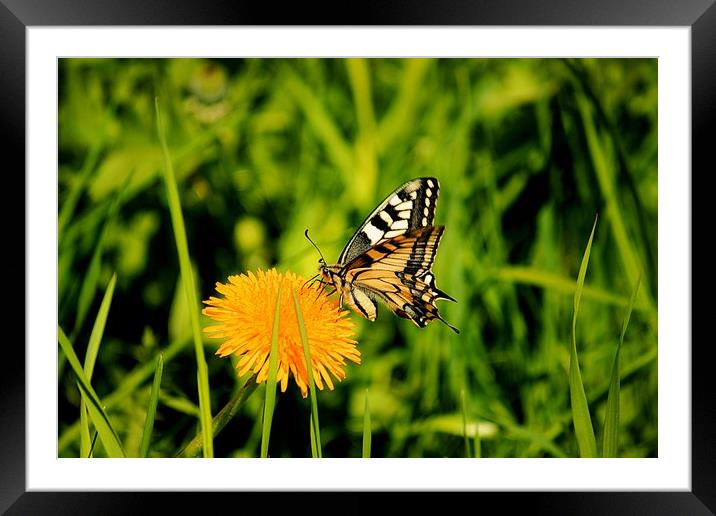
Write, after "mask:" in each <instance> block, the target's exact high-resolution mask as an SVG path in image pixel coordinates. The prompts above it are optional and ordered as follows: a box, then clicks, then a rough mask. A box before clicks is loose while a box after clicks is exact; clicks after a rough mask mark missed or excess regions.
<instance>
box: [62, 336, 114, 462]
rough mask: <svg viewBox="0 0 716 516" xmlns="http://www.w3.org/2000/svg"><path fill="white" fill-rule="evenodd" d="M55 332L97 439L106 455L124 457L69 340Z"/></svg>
mask: <svg viewBox="0 0 716 516" xmlns="http://www.w3.org/2000/svg"><path fill="white" fill-rule="evenodd" d="M57 330H58V341H59V343H60V346H61V347H62V351H63V352H64V353H65V355H67V360H68V362H69V363H70V367H72V371H73V372H74V373H75V376H76V377H77V384H78V385H79V387H80V392H81V393H82V397H83V398H84V399H85V401H86V402H87V412H88V413H89V416H90V418H91V419H92V423H94V426H95V428H96V429H97V433H98V434H99V438H100V440H101V441H102V444H103V445H104V448H105V450H106V451H107V455H109V456H110V457H113V458H119V457H126V455H125V453H124V450H123V449H122V444H121V443H120V441H119V437H117V433H116V432H115V431H114V428H112V424H111V423H110V422H109V417H107V413H106V412H105V411H104V409H103V408H102V405H101V403H100V401H99V397H98V396H97V393H96V392H95V391H94V389H93V388H92V385H91V384H90V382H89V381H88V380H87V377H86V376H85V373H84V371H83V370H82V366H81V365H80V361H79V359H78V358H77V355H76V354H75V350H74V348H73V347H72V344H71V343H70V340H69V339H68V338H67V335H65V332H64V331H62V328H61V327H60V326H58V327H57Z"/></svg>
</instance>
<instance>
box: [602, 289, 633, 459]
mask: <svg viewBox="0 0 716 516" xmlns="http://www.w3.org/2000/svg"><path fill="white" fill-rule="evenodd" d="M640 283H641V275H639V277H638V278H637V280H636V285H634V290H633V291H632V295H631V300H630V301H629V308H627V311H626V315H625V316H624V323H623V324H622V332H621V335H620V336H619V343H618V344H617V350H616V353H615V354H614V364H613V365H612V374H611V381H610V382H609V396H608V398H607V408H606V416H605V417H604V442H603V444H602V456H603V457H618V454H617V442H618V440H619V398H620V394H619V390H620V380H619V376H620V374H621V367H620V363H619V355H620V354H621V349H622V345H623V344H624V335H625V334H626V329H627V326H628V325H629V319H631V312H632V309H633V308H634V301H635V300H636V294H637V292H638V291H639V284H640Z"/></svg>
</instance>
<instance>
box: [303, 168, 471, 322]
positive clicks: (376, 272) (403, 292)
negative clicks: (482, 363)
mask: <svg viewBox="0 0 716 516" xmlns="http://www.w3.org/2000/svg"><path fill="white" fill-rule="evenodd" d="M439 192H440V184H439V182H438V180H437V179H436V178H434V177H421V178H417V179H412V180H410V181H408V182H407V183H405V184H403V185H402V186H400V187H399V188H398V189H396V190H394V191H393V192H392V193H391V194H390V195H388V197H386V198H385V199H384V200H383V202H381V203H380V204H379V205H378V207H377V208H376V209H375V210H373V212H372V213H371V214H370V215H368V217H367V218H366V219H365V220H364V221H363V223H362V224H361V225H360V227H359V228H358V230H357V231H356V232H355V233H354V234H353V236H352V237H351V239H350V240H349V241H348V243H347V244H346V246H345V247H344V248H343V251H342V252H341V255H340V256H339V257H338V263H336V264H334V265H328V264H327V263H326V261H325V260H324V259H323V257H321V259H320V260H319V263H320V267H319V274H320V275H321V277H322V281H321V282H322V283H323V284H324V285H326V286H331V287H333V289H334V290H333V291H332V292H331V293H334V292H339V293H340V298H339V305H340V306H343V303H345V304H347V305H348V306H349V307H350V308H351V309H352V310H353V311H355V312H357V313H358V314H360V315H362V316H363V317H365V318H366V319H368V320H370V321H374V320H375V318H376V313H377V307H376V301H380V302H383V303H385V305H387V307H388V308H389V309H390V310H391V311H392V312H393V313H395V314H396V315H397V316H399V317H403V318H405V319H410V320H411V321H413V323H415V324H416V325H417V326H418V327H420V328H424V327H425V326H426V325H427V324H428V323H429V322H430V321H432V320H433V319H439V320H440V321H442V322H443V323H445V324H446V325H447V326H449V327H450V328H451V329H452V330H453V331H455V332H456V333H460V331H459V330H458V329H457V328H455V327H454V326H452V325H451V324H449V323H448V322H446V321H445V320H444V319H443V318H442V317H441V316H440V314H439V313H438V308H437V306H435V301H436V300H438V299H448V300H450V301H455V299H454V298H452V297H450V296H449V295H447V294H446V293H445V292H443V291H442V290H440V289H438V288H437V287H436V286H435V275H434V274H433V272H432V265H433V261H434V260H435V255H436V254H437V251H438V245H439V244H440V238H441V237H442V235H443V232H444V231H445V227H444V226H434V225H433V221H434V219H435V205H436V202H437V200H438V193H439ZM306 236H307V237H308V234H307V233H306ZM309 240H310V239H309ZM314 245H315V244H314Z"/></svg>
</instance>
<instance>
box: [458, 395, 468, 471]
mask: <svg viewBox="0 0 716 516" xmlns="http://www.w3.org/2000/svg"><path fill="white" fill-rule="evenodd" d="M460 405H461V408H462V436H463V438H464V440H465V457H470V441H468V439H467V406H466V405H467V404H466V403H465V389H461V390H460Z"/></svg>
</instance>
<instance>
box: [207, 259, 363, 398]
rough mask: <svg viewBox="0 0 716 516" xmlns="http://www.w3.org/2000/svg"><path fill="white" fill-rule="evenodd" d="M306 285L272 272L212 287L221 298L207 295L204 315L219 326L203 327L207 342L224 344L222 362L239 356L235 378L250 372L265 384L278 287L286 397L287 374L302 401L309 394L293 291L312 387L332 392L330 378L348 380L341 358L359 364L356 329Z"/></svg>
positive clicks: (320, 292) (319, 292)
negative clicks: (221, 341)
mask: <svg viewBox="0 0 716 516" xmlns="http://www.w3.org/2000/svg"><path fill="white" fill-rule="evenodd" d="M305 282H306V278H302V277H300V276H297V275H295V274H293V273H290V272H288V273H285V274H282V273H279V272H277V271H276V269H271V270H269V271H267V272H264V271H261V270H259V271H258V272H257V273H256V274H253V273H251V272H249V273H248V275H247V274H241V275H234V276H229V282H228V283H227V284H222V283H219V282H217V283H216V290H217V291H218V292H219V293H220V294H223V296H224V297H223V298H217V297H213V296H211V297H210V298H209V300H208V301H204V303H205V304H206V305H208V306H207V307H205V308H204V310H203V312H202V313H203V314H204V315H206V316H208V317H211V318H212V319H213V320H214V321H216V322H217V323H219V324H216V325H213V326H208V327H206V328H204V331H205V332H206V333H207V334H208V335H209V337H211V338H215V339H226V341H225V342H224V343H223V344H221V346H220V347H219V349H218V350H217V352H216V354H217V355H220V356H222V357H226V356H229V355H231V354H236V355H237V356H238V357H240V358H239V362H238V364H237V369H238V373H239V376H243V375H244V374H246V373H247V372H249V371H253V372H254V373H255V374H256V375H257V376H256V382H257V383H261V382H265V381H266V380H267V379H268V370H269V354H270V351H271V336H272V332H273V320H274V313H275V309H276V294H277V292H278V288H279V286H280V287H281V299H280V301H279V337H278V374H277V376H276V381H277V382H278V383H280V384H281V391H282V392H285V391H286V387H287V386H288V373H289V371H290V372H291V374H292V375H293V378H294V379H295V381H296V384H297V385H298V387H299V388H300V389H301V394H302V395H303V397H304V398H305V397H306V396H307V395H308V374H307V371H306V359H305V356H304V354H303V342H302V340H301V332H300V330H299V327H298V319H297V317H296V309H295V307H294V302H293V294H292V291H293V290H295V291H296V296H297V297H298V304H299V306H300V308H301V313H302V315H303V322H304V325H305V328H306V334H307V336H308V347H309V351H310V355H311V367H312V369H313V378H314V381H315V382H316V386H317V387H318V388H319V389H323V385H324V383H325V385H327V386H328V388H329V389H331V390H333V381H332V380H331V375H332V376H333V377H335V378H336V379H337V380H339V381H340V380H343V379H344V378H345V377H346V373H345V371H344V370H343V367H344V366H345V365H346V361H345V359H348V360H350V361H351V362H355V363H356V364H360V352H359V351H358V349H356V341H355V340H354V339H353V336H354V334H355V324H354V323H353V322H352V321H351V320H350V319H348V318H347V317H346V315H347V314H348V312H347V311H346V310H341V309H340V308H339V307H338V303H337V302H336V301H334V300H332V299H330V298H329V297H328V296H327V295H326V293H325V292H324V291H323V289H320V288H316V287H312V288H311V287H306V288H303V285H304V283H305ZM329 373H330V374H329Z"/></svg>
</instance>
